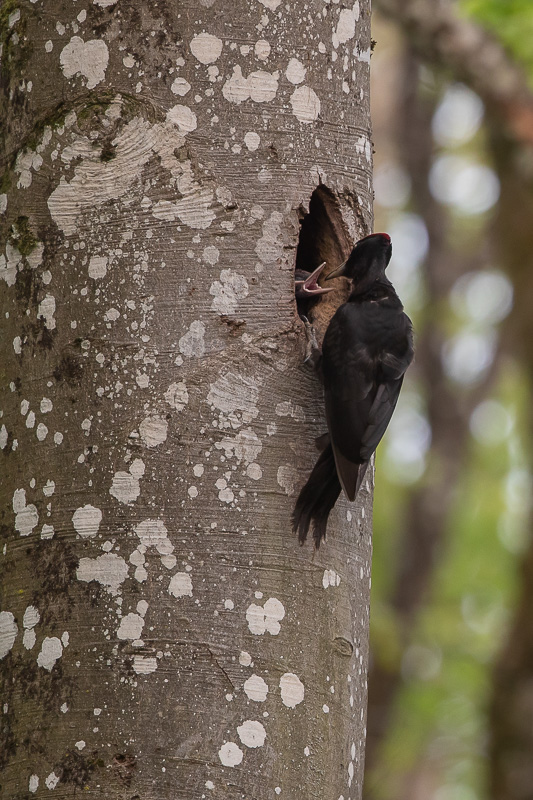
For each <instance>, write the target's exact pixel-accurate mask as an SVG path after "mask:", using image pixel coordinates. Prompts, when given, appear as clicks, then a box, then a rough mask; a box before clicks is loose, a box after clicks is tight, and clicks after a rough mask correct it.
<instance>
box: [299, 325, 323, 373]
mask: <svg viewBox="0 0 533 800" xmlns="http://www.w3.org/2000/svg"><path fill="white" fill-rule="evenodd" d="M301 320H302V322H303V324H304V326H305V336H306V339H307V342H306V346H305V358H304V364H311V366H313V367H316V365H317V364H318V361H319V359H320V356H321V355H322V353H321V351H320V347H319V345H318V341H317V338H316V331H315V329H314V327H313V325H312V324H311V323H310V322H309V320H308V319H307V317H304V316H302V317H301Z"/></svg>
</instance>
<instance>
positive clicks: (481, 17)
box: [459, 0, 533, 85]
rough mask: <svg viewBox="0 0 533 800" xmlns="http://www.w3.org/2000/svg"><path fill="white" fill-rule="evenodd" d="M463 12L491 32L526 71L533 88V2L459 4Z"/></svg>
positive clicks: (509, 0)
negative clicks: (532, 44)
mask: <svg viewBox="0 0 533 800" xmlns="http://www.w3.org/2000/svg"><path fill="white" fill-rule="evenodd" d="M459 5H460V8H461V9H463V10H464V12H465V13H466V14H467V15H469V16H471V17H472V18H473V19H475V20H477V21H478V22H480V23H481V24H482V25H483V26H484V27H485V28H487V29H488V30H489V31H491V32H492V33H493V34H494V35H495V36H496V37H497V38H498V39H499V41H500V42H501V43H502V44H503V45H504V46H505V47H506V49H507V50H508V51H509V53H510V54H511V55H512V56H513V57H514V58H516V59H518V60H519V61H520V62H521V63H522V64H523V66H524V67H525V69H526V71H527V73H528V75H529V78H530V82H531V84H532V85H533V48H532V47H531V42H532V41H533V5H532V3H531V0H460V3H459Z"/></svg>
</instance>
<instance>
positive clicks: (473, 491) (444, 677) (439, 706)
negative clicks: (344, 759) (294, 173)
mask: <svg viewBox="0 0 533 800" xmlns="http://www.w3.org/2000/svg"><path fill="white" fill-rule="evenodd" d="M459 5H460V8H461V9H462V11H463V12H464V13H465V14H468V15H470V16H471V17H472V18H473V19H475V20H476V21H478V22H480V23H481V24H483V25H484V26H485V27H486V28H487V29H488V30H490V31H491V32H492V33H493V34H494V35H495V36H496V37H497V38H499V40H500V41H501V42H502V43H503V44H504V46H505V47H506V49H507V50H508V51H509V53H510V54H512V56H513V57H514V58H515V59H516V60H518V61H519V62H520V63H521V64H522V65H523V66H524V68H525V69H526V72H527V74H528V76H529V78H530V80H531V83H532V86H533V48H532V47H531V42H532V41H533V2H532V0H460V2H459ZM445 89H446V85H445V82H444V81H443V78H442V76H436V77H435V76H433V74H432V73H431V71H430V70H429V69H427V70H425V71H423V73H422V85H421V91H423V92H428V91H429V92H435V95H436V96H441V97H442V95H443V94H444V91H445ZM376 144H377V154H376V160H377V162H378V163H379V155H380V154H379V142H377V143H376ZM452 151H453V152H454V153H458V152H459V153H460V154H461V155H465V156H467V157H468V158H472V159H473V160H477V161H478V162H480V163H482V162H483V161H485V162H486V161H487V153H486V147H485V132H484V131H483V129H481V130H480V131H479V132H478V133H477V135H476V136H475V137H473V138H472V139H470V140H469V141H468V142H466V143H465V144H463V145H461V146H460V147H457V148H439V147H438V146H437V145H436V146H435V152H436V156H438V154H439V153H443V152H452ZM408 210H409V207H408V205H407V208H405V207H404V208H402V209H388V208H382V207H379V205H377V206H376V209H375V212H376V228H375V229H376V230H387V228H388V227H390V226H391V224H393V222H394V219H395V215H396V214H398V213H402V212H405V211H408ZM443 213H445V212H443ZM447 213H448V221H449V222H451V225H450V229H451V233H452V236H453V238H454V239H455V238H458V240H459V242H460V245H459V246H460V247H462V246H463V245H462V244H461V243H465V242H466V243H467V244H468V245H469V246H471V247H473V248H475V247H477V246H478V243H479V242H480V240H481V238H482V236H483V235H484V229H485V227H486V226H487V217H486V216H477V217H475V216H473V217H467V216H461V215H458V214H457V213H456V211H454V210H453V209H448V211H447ZM488 266H489V267H491V268H492V267H495V266H496V267H497V264H494V263H492V264H490V265H488ZM422 280H423V278H422ZM422 294H423V293H422ZM406 311H407V312H408V313H410V314H411V316H413V319H414V322H415V328H416V329H418V332H419V334H420V333H421V332H422V331H423V326H424V321H425V320H426V319H427V317H428V314H430V315H434V314H435V311H436V310H435V309H434V308H433V309H430V308H429V307H428V306H427V305H425V298H424V297H422V301H421V303H420V304H419V305H418V306H417V307H416V308H411V309H410V308H409V307H407V308H406ZM438 316H439V320H440V323H441V325H442V329H443V330H444V331H445V332H446V333H447V335H450V336H451V335H453V334H454V333H455V332H456V331H457V330H459V329H460V328H461V327H462V326H463V324H464V320H461V319H459V318H458V316H457V314H456V313H455V312H454V310H453V308H452V305H451V303H448V304H445V307H439V309H438ZM457 391H458V392H461V391H463V388H461V387H459V386H458V387H457ZM403 392H404V393H405V392H407V393H409V392H411V393H412V394H414V395H417V394H418V395H419V397H420V394H421V395H422V396H421V397H420V400H419V405H421V406H422V407H423V405H424V400H425V398H424V397H423V391H422V390H421V387H420V386H419V385H418V384H417V382H416V381H415V380H414V378H413V377H412V376H408V378H407V380H406V383H405V387H404V390H403ZM489 397H490V398H491V399H493V400H495V401H497V402H498V403H499V404H501V406H502V407H503V408H504V409H505V411H506V412H507V414H508V415H509V418H510V420H511V427H510V432H509V433H508V435H506V436H501V437H498V436H495V437H494V441H493V442H490V441H488V440H486V441H482V440H481V439H480V438H479V437H478V438H476V437H475V436H474V435H471V436H470V437H469V445H468V454H467V457H466V458H465V461H464V464H463V465H462V477H461V480H460V482H459V486H458V488H457V492H456V497H455V502H454V507H453V511H452V514H451V517H450V519H449V520H448V526H447V536H446V545H445V548H444V550H443V551H442V552H441V554H440V562H439V566H438V569H437V572H436V574H435V576H434V578H433V581H432V586H431V592H430V597H429V598H428V602H427V604H426V605H425V607H424V608H423V610H422V611H421V614H420V615H419V617H418V619H417V621H416V625H415V628H414V630H413V631H411V632H410V639H411V642H410V644H409V645H408V647H407V650H406V651H402V643H401V636H400V631H399V630H398V621H397V619H396V617H395V614H394V610H393V609H392V608H391V607H390V605H389V596H390V593H391V589H392V584H393V580H394V575H395V565H396V564H397V562H398V558H399V548H400V547H401V532H402V528H403V527H404V526H405V524H406V512H407V508H408V504H409V500H410V497H411V492H412V491H414V490H416V488H417V486H419V485H421V484H422V482H423V481H424V475H423V474H422V476H421V477H420V478H419V480H418V482H416V483H414V484H412V485H408V484H407V485H406V484H405V482H403V483H401V482H399V481H398V480H395V479H394V478H395V476H394V469H388V468H387V463H386V462H387V438H385V440H384V443H383V444H382V445H381V446H380V448H379V449H378V453H377V470H376V488H375V497H374V560H373V575H372V599H371V626H370V637H371V645H372V650H373V654H374V658H377V659H378V660H379V662H380V663H381V664H382V665H389V666H394V665H396V666H400V668H401V673H402V689H401V692H400V695H399V697H398V700H397V703H396V705H395V709H394V717H393V721H392V723H391V725H390V728H389V732H388V736H387V738H386V740H385V742H384V744H383V747H382V753H381V758H380V760H379V764H378V766H377V768H376V769H375V770H374V773H373V774H370V775H368V776H367V778H366V780H367V781H368V783H369V785H370V786H371V787H372V796H373V797H375V798H383V800H398V798H404V797H406V796H409V794H408V793H407V794H406V786H408V783H406V781H408V778H407V776H408V775H409V773H410V772H411V770H417V771H418V773H419V774H420V772H424V770H425V772H426V774H429V775H430V780H429V784H428V785H429V786H430V787H432V788H431V789H430V791H429V793H428V794H427V795H426V796H425V798H424V800H488V798H489V797H490V794H489V788H488V760H487V759H488V753H487V744H488V721H487V713H488V705H489V702H490V693H491V681H492V669H493V664H494V660H495V658H496V657H497V656H498V654H499V653H500V652H501V650H502V648H503V646H504V645H505V640H506V636H507V634H508V624H509V620H510V618H511V615H512V612H513V609H514V605H515V602H516V598H517V594H518V591H519V588H520V587H519V574H518V571H517V562H518V559H519V557H520V555H521V554H522V553H523V552H524V550H525V548H526V546H527V543H528V535H529V532H528V513H529V504H530V499H529V498H530V488H531V487H530V474H529V455H528V454H529V452H530V450H531V443H530V442H529V441H528V433H527V431H528V416H529V413H530V409H529V406H530V397H529V389H528V384H527V380H526V377H525V375H524V373H523V372H522V370H521V368H520V366H519V364H518V363H517V362H516V361H514V360H513V359H512V358H511V357H506V358H505V359H504V360H503V361H502V366H501V368H500V370H499V375H498V381H497V384H496V385H495V386H494V387H493V388H492V391H491V392H490V394H489ZM421 765H423V767H422V769H421ZM417 797H418V795H417Z"/></svg>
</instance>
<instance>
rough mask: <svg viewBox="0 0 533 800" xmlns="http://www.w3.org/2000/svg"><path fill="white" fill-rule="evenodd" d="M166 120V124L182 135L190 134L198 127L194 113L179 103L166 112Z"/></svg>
mask: <svg viewBox="0 0 533 800" xmlns="http://www.w3.org/2000/svg"><path fill="white" fill-rule="evenodd" d="M166 119H167V122H171V123H172V124H173V125H175V126H176V127H177V129H178V130H179V131H180V133H183V134H186V133H192V131H195V130H196V128H197V125H198V121H197V119H196V114H195V113H194V111H191V109H190V108H189V106H183V105H180V104H179V103H178V105H175V106H173V107H172V108H170V109H169V110H168V111H167V115H166Z"/></svg>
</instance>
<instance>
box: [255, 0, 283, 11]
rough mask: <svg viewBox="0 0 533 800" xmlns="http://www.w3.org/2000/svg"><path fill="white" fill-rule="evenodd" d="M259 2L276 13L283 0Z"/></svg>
mask: <svg viewBox="0 0 533 800" xmlns="http://www.w3.org/2000/svg"><path fill="white" fill-rule="evenodd" d="M259 2H260V3H261V5H263V6H264V7H265V8H269V9H270V10H271V11H275V10H276V8H277V7H278V6H280V5H281V0H259Z"/></svg>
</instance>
